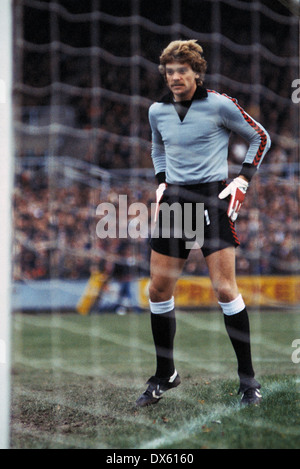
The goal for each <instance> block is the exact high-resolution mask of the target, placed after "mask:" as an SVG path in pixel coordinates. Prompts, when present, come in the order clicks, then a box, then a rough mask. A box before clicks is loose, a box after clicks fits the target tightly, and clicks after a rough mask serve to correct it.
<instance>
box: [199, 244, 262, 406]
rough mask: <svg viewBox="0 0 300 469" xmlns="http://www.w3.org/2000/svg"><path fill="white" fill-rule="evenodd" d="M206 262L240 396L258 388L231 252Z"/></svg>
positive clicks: (227, 250)
mask: <svg viewBox="0 0 300 469" xmlns="http://www.w3.org/2000/svg"><path fill="white" fill-rule="evenodd" d="M206 262H207V266H208V269H209V275H210V278H211V281H212V285H213V289H214V291H215V293H216V296H217V298H218V301H219V304H220V306H221V308H222V311H223V313H224V322H225V327H226V330H227V333H228V336H229V338H230V340H231V343H232V346H233V348H234V351H235V354H236V357H237V362H238V375H239V378H240V391H241V392H242V393H244V392H245V391H247V389H249V388H251V389H253V390H254V391H255V390H257V389H258V388H259V387H260V385H259V383H258V382H257V381H256V380H255V379H254V370H253V365H252V357H251V345H250V327H249V318H248V313H247V309H246V306H245V303H244V301H243V298H242V296H241V294H239V291H238V287H237V283H236V276H235V248H234V247H229V248H226V249H222V250H220V251H217V252H215V253H213V254H210V255H209V256H207V257H206ZM250 394H251V393H250ZM259 399H260V396H259V393H258V392H257V395H255V394H254V395H253V396H252V398H251V401H255V402H256V401H259ZM255 402H254V403H255Z"/></svg>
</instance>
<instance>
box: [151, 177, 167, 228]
mask: <svg viewBox="0 0 300 469" xmlns="http://www.w3.org/2000/svg"><path fill="white" fill-rule="evenodd" d="M166 188H167V184H166V183H165V182H162V183H161V184H160V185H159V186H158V188H157V189H156V207H155V215H154V221H156V220H157V217H158V212H159V203H160V201H161V198H162V196H163V193H164V191H165V190H166Z"/></svg>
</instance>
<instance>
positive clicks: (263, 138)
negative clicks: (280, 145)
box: [207, 90, 267, 166]
mask: <svg viewBox="0 0 300 469" xmlns="http://www.w3.org/2000/svg"><path fill="white" fill-rule="evenodd" d="M207 91H208V92H210V93H216V94H219V95H220V93H218V92H217V91H214V90H207ZM222 96H225V98H228V99H230V101H232V102H233V103H234V104H235V106H236V107H237V108H238V110H239V111H240V112H241V114H242V116H243V117H244V119H245V121H246V122H248V124H250V125H251V127H253V129H254V130H255V131H256V132H257V133H258V134H259V136H260V145H259V147H258V150H257V152H256V155H255V157H254V160H253V162H252V164H253V165H254V166H257V165H258V164H259V162H260V160H261V157H262V155H263V153H264V151H265V148H266V145H267V135H266V134H265V132H264V131H263V130H262V129H261V128H260V127H259V126H258V125H257V123H256V122H255V121H254V120H253V119H252V118H251V117H250V116H249V114H247V113H246V112H245V111H244V109H243V108H242V107H241V106H240V105H239V104H238V102H237V100H236V99H234V98H231V97H230V96H227V94H225V93H222Z"/></svg>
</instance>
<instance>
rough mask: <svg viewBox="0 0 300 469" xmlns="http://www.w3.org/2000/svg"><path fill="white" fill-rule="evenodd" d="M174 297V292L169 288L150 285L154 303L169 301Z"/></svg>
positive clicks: (150, 296)
mask: <svg viewBox="0 0 300 469" xmlns="http://www.w3.org/2000/svg"><path fill="white" fill-rule="evenodd" d="M171 297H172V292H171V291H170V289H169V288H159V287H156V286H155V285H150V287H149V298H150V300H151V301H153V302H154V303H159V302H161V301H167V300H169V299H170V298H171Z"/></svg>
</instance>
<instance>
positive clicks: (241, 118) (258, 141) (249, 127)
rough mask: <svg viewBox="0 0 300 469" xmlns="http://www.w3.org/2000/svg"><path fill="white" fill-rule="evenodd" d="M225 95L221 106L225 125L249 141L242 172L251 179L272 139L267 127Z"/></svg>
mask: <svg viewBox="0 0 300 469" xmlns="http://www.w3.org/2000/svg"><path fill="white" fill-rule="evenodd" d="M223 96H224V97H225V98H226V101H224V102H223V105H222V106H221V115H222V119H223V123H224V125H225V126H226V127H227V128H228V129H230V130H232V131H234V132H236V133H237V134H239V135H240V136H241V137H243V138H244V139H245V140H246V141H247V142H248V143H249V148H248V151H247V154H246V156H245V159H244V162H243V167H242V170H241V172H240V174H241V175H244V176H245V177H246V178H247V179H248V180H250V179H251V177H252V176H253V174H254V173H255V172H256V170H257V169H258V168H259V166H260V165H261V163H262V160H263V158H264V156H265V154H266V153H267V151H268V150H269V148H270V146H271V139H270V136H269V134H268V132H267V131H266V130H265V128H264V127H263V126H262V125H261V124H259V123H258V122H256V121H255V120H254V119H253V118H252V117H251V116H249V114H247V113H246V112H245V111H244V109H243V108H242V107H241V106H239V104H238V103H237V101H236V100H235V99H233V98H230V97H228V96H226V95H223Z"/></svg>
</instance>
